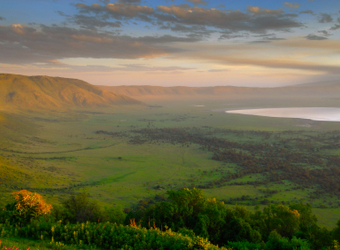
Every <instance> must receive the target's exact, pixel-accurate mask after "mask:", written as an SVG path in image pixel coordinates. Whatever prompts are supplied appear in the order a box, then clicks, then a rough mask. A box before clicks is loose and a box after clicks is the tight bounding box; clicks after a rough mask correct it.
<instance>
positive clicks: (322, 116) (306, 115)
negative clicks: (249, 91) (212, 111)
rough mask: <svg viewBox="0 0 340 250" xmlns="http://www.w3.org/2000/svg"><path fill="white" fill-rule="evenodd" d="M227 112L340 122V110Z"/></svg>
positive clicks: (266, 109) (271, 109)
mask: <svg viewBox="0 0 340 250" xmlns="http://www.w3.org/2000/svg"><path fill="white" fill-rule="evenodd" d="M225 112H226V113H229V114H243V115H257V116H267V117H280V118H300V119H308V120H313V121H332V122H340V108H327V107H322V108H321V107H309V108H264V109H240V110H227V111H225Z"/></svg>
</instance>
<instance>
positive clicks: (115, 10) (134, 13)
mask: <svg viewBox="0 0 340 250" xmlns="http://www.w3.org/2000/svg"><path fill="white" fill-rule="evenodd" d="M76 6H77V8H78V9H80V11H81V12H83V13H91V12H92V13H96V14H99V13H103V12H105V13H107V14H110V15H111V16H112V17H114V18H116V19H122V18H136V17H139V18H141V19H142V18H143V16H145V15H150V14H152V13H153V12H154V9H153V8H152V7H148V6H141V5H137V4H130V3H126V2H118V3H108V4H107V5H106V6H102V5H100V4H92V5H91V6H90V5H86V4H82V3H78V4H77V5H76Z"/></svg>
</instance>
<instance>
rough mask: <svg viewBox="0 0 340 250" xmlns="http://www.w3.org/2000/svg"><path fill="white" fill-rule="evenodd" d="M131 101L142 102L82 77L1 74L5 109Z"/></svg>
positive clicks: (0, 97) (1, 106) (1, 103)
mask: <svg viewBox="0 0 340 250" xmlns="http://www.w3.org/2000/svg"><path fill="white" fill-rule="evenodd" d="M131 104H141V103H140V102H139V101H137V100H134V99H132V98H131V97H127V96H124V95H121V94H115V93H112V92H109V91H106V90H103V89H100V88H98V87H96V86H93V85H91V84H89V83H87V82H84V81H81V80H76V79H68V78H61V77H48V76H23V75H13V74H0V109H2V110H6V111H13V110H60V109H62V110H65V109H70V108H74V107H87V108H89V107H104V106H110V105H131Z"/></svg>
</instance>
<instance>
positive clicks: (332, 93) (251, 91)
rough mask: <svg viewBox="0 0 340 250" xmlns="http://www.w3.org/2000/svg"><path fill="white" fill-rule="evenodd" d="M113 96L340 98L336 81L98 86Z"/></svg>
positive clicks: (142, 97)
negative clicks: (272, 84)
mask: <svg viewBox="0 0 340 250" xmlns="http://www.w3.org/2000/svg"><path fill="white" fill-rule="evenodd" d="M99 87H100V88H102V89H104V90H108V91H111V92H113V93H118V94H123V95H126V96H130V97H132V98H136V99H139V100H144V99H150V98H158V99H164V98H165V99H172V98H189V99H190V98H212V97H214V98H220V97H221V98H226V97H228V98H231V99H235V98H241V99H249V98H291V97H320V98H327V97H331V98H335V97H340V80H339V81H332V82H324V83H323V82H319V83H310V84H300V85H293V86H287V87H276V88H259V87H257V88H254V87H233V86H216V87H159V86H99Z"/></svg>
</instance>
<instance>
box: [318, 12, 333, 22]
mask: <svg viewBox="0 0 340 250" xmlns="http://www.w3.org/2000/svg"><path fill="white" fill-rule="evenodd" d="M318 21H319V23H330V22H332V21H333V18H332V17H331V15H329V14H327V13H321V14H320V16H319V18H318Z"/></svg>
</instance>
